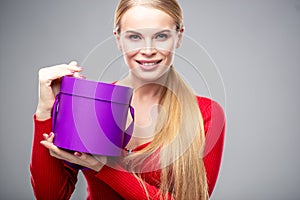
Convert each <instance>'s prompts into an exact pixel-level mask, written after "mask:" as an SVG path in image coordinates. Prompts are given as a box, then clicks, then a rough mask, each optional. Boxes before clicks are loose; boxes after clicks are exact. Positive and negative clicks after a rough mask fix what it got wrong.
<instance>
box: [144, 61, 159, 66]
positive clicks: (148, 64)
mask: <svg viewBox="0 0 300 200" xmlns="http://www.w3.org/2000/svg"><path fill="white" fill-rule="evenodd" d="M155 64H156V63H155V62H153V63H142V65H144V66H153V65H155Z"/></svg>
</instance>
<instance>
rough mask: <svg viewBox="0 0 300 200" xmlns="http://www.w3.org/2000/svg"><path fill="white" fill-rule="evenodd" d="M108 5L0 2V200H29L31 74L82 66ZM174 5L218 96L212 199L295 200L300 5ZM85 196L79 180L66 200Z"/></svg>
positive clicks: (107, 26) (192, 0) (106, 26)
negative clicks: (205, 58) (213, 76)
mask: <svg viewBox="0 0 300 200" xmlns="http://www.w3.org/2000/svg"><path fill="white" fill-rule="evenodd" d="M116 3H117V1H96V0H88V1H79V0H64V1H60V0H52V1H45V0H39V1H38V0H36V1H34V0H26V1H25V0H24V1H21V0H19V1H17V0H4V1H3V0H1V3H0V48H1V49H0V67H1V68H0V94H1V104H0V110H1V112H0V113H1V121H0V122H1V124H0V133H1V138H0V141H1V145H0V155H1V161H0V162H1V164H0V165H1V166H0V180H1V186H0V199H33V198H34V197H33V193H32V189H31V185H30V174H29V159H30V153H31V141H32V130H33V126H32V125H33V124H32V116H33V113H34V111H35V107H36V104H37V95H38V92H37V91H38V80H37V73H38V69H39V68H41V67H44V66H50V65H53V64H58V63H65V62H69V61H70V60H73V59H75V60H77V61H78V62H79V63H81V62H82V61H83V59H84V58H85V57H86V55H87V53H88V52H90V50H91V49H93V48H94V47H95V45H97V44H98V43H99V42H100V41H103V40H104V39H106V38H108V37H109V36H111V34H112V24H113V12H114V9H115V6H116ZM181 4H182V7H183V9H184V16H185V26H186V34H187V35H189V36H190V37H192V38H193V39H194V40H195V41H197V42H199V43H201V44H202V45H203V46H204V47H205V48H206V50H207V51H208V52H209V54H210V56H211V57H212V58H213V60H214V62H215V63H216V65H217V67H218V69H219V72H220V74H221V77H222V80H223V82H224V87H225V89H226V102H225V101H222V99H220V101H221V104H222V105H223V107H224V109H226V116H227V135H226V141H225V151H224V157H223V162H222V167H221V171H220V176H219V179H218V182H217V185H216V187H215V191H214V193H213V196H212V199H226V200H227V199H228V200H232V199H262V200H266V199H288V200H289V199H299V198H300V190H299V185H300V175H299V172H300V170H299V169H300V161H299V157H300V156H299V155H298V152H300V145H299V141H300V136H299V135H300V134H299V128H298V123H299V122H298V121H299V116H298V113H299V111H300V105H299V104H300V95H299V85H300V79H299V77H298V76H299V75H300V66H299V61H300V60H299V56H300V38H299V35H300V1H299V0H251V1H250V0H249V1H234V0H225V1H216V0H206V1H204V0H201V1H199V0H188V1H181ZM191 53H192V52H191ZM199 87H201V86H199ZM195 89H196V90H197V88H195ZM221 98H222V95H221ZM217 100H218V99H217ZM85 194H86V193H85V186H84V180H83V179H82V177H81V178H80V181H79V183H78V189H77V190H76V192H75V193H74V195H73V199H84V198H85Z"/></svg>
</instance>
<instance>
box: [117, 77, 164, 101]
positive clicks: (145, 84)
mask: <svg viewBox="0 0 300 200" xmlns="http://www.w3.org/2000/svg"><path fill="white" fill-rule="evenodd" d="M168 74H169V71H168V72H166V73H165V74H164V75H162V76H161V77H160V78H158V79H156V80H151V81H148V80H141V79H140V78H138V77H136V76H135V75H134V74H132V73H130V74H129V75H128V76H127V77H126V78H125V79H123V80H121V81H119V84H120V85H125V86H129V87H132V88H134V99H135V100H138V101H148V100H154V99H156V100H158V99H159V97H160V96H161V93H162V91H163V89H164V86H165V85H166V81H167V78H168Z"/></svg>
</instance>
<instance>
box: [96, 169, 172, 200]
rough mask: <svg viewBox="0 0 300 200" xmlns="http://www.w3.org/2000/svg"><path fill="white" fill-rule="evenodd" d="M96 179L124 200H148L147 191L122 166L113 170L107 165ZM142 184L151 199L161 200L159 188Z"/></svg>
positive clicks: (145, 183) (169, 197)
mask: <svg viewBox="0 0 300 200" xmlns="http://www.w3.org/2000/svg"><path fill="white" fill-rule="evenodd" d="M118 168H119V169H118ZM96 177H97V178H99V179H101V180H102V181H103V182H105V183H106V184H107V185H109V186H110V187H111V188H113V189H114V190H115V191H116V192H117V193H118V194H120V195H121V196H122V197H123V198H124V199H131V200H140V199H147V195H146V193H145V189H144V188H143V186H142V185H141V183H140V182H139V181H138V180H137V179H136V178H135V177H134V176H133V175H132V174H131V173H129V172H127V171H125V170H124V169H121V167H120V166H117V167H114V168H111V167H108V166H107V165H105V166H104V167H103V168H102V169H101V170H100V171H99V172H98V173H97V174H96ZM142 182H143V184H144V186H145V187H146V189H147V191H148V194H149V199H153V200H154V199H157V200H158V199H160V198H159V188H157V187H156V186H154V185H151V184H149V183H147V182H145V181H142ZM168 199H172V198H171V195H169V196H168Z"/></svg>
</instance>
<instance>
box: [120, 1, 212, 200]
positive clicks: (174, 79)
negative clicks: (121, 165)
mask: <svg viewBox="0 0 300 200" xmlns="http://www.w3.org/2000/svg"><path fill="white" fill-rule="evenodd" d="M137 5H143V6H148V7H153V8H155V9H159V10H161V11H163V12H165V13H167V14H168V15H170V16H171V17H172V18H173V19H174V23H175V24H176V27H177V31H179V30H180V29H181V28H182V10H181V7H180V5H179V4H178V2H177V1H176V0H121V1H120V2H119V4H118V6H117V8H116V12H115V21H114V28H115V31H117V32H120V28H121V27H120V21H121V18H122V16H123V15H124V13H125V12H126V11H127V10H128V9H130V8H132V7H134V6H137ZM160 105H161V106H162V108H163V109H162V111H161V112H160V113H159V116H158V120H157V124H156V134H155V137H154V139H153V141H152V142H151V143H150V144H149V145H148V146H147V147H146V148H144V149H142V150H141V151H138V152H135V153H133V154H131V155H130V156H128V157H127V158H126V159H127V161H129V160H130V163H131V165H130V169H129V170H130V171H132V173H133V174H134V175H135V176H136V178H137V179H139V180H140V182H141V184H142V179H143V178H142V175H141V174H142V172H145V171H151V169H153V171H155V170H158V168H161V174H160V184H159V190H160V192H159V194H158V195H160V197H161V198H164V199H167V196H168V194H171V195H172V197H173V198H174V199H179V200H187V199H201V200H206V199H208V188H207V180H206V172H205V167H204V163H203V159H202V153H203V149H204V141H205V136H204V127H203V119H202V115H201V113H200V110H199V106H198V103H197V100H196V97H195V93H194V92H193V90H192V89H191V88H190V87H189V86H188V85H187V84H186V83H185V82H184V80H183V79H182V78H181V77H180V75H179V74H178V73H177V72H176V71H175V69H174V67H173V66H171V67H170V70H169V72H168V77H167V81H166V84H165V85H164V90H163V92H162V94H161V96H160ZM157 152H159V153H157ZM145 161H148V164H147V166H146V167H145V165H144V164H145V163H146V162H145ZM149 161H150V162H149ZM151 161H154V162H151ZM157 161H158V162H157ZM153 163H158V165H159V167H157V165H155V164H153ZM152 164H153V165H152ZM146 168H147V169H146ZM142 185H143V184H142ZM143 187H144V189H145V192H146V194H147V196H148V193H147V190H146V187H145V186H144V185H143ZM148 197H149V196H148Z"/></svg>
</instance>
